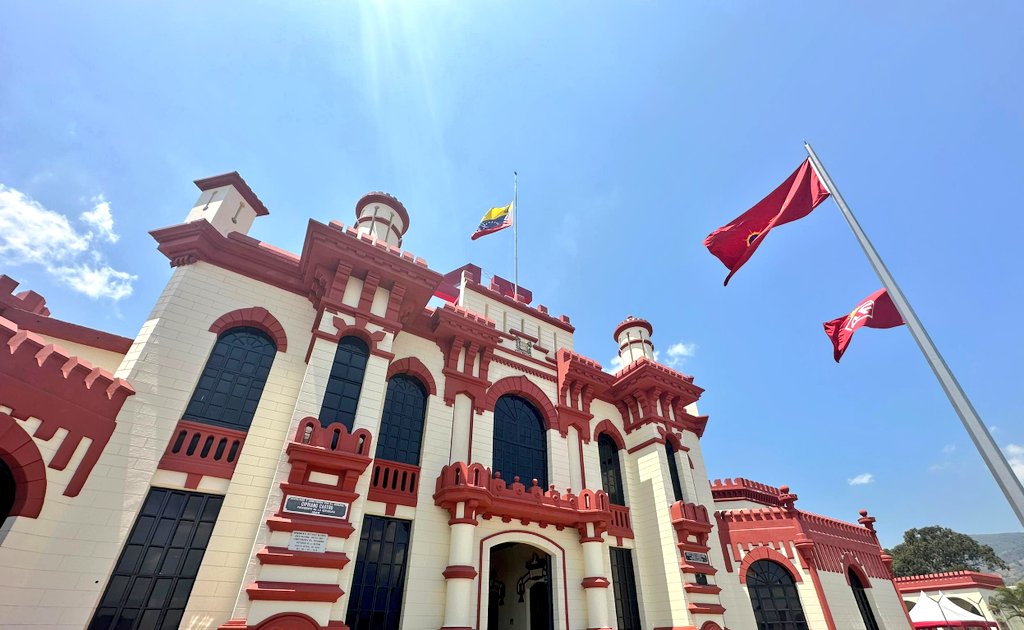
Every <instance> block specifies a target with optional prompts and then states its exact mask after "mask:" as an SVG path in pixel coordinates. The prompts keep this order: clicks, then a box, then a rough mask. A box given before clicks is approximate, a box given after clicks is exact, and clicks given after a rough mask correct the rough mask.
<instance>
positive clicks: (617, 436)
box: [594, 419, 626, 449]
mask: <svg viewBox="0 0 1024 630" xmlns="http://www.w3.org/2000/svg"><path fill="white" fill-rule="evenodd" d="M602 433H604V434H605V435H607V436H608V437H610V438H611V439H612V442H615V446H618V447H619V448H620V449H624V448H626V440H624V439H622V434H621V433H619V430H618V429H616V428H615V425H614V424H612V421H611V420H607V419H605V420H602V421H600V422H598V423H597V426H596V427H594V439H597V436H598V435H601V434H602Z"/></svg>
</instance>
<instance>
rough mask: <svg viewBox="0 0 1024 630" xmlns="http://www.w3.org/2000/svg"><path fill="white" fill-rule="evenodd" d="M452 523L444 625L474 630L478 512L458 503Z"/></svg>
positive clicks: (445, 629)
mask: <svg viewBox="0 0 1024 630" xmlns="http://www.w3.org/2000/svg"><path fill="white" fill-rule="evenodd" d="M448 524H449V526H451V544H450V546H449V548H448V568H446V569H445V570H444V579H445V600H444V625H443V626H441V630H472V628H473V624H474V622H475V621H476V604H475V602H476V597H474V595H473V581H474V580H475V579H476V577H477V571H476V568H475V567H474V566H473V542H474V540H475V539H476V535H475V534H476V524H477V523H476V514H475V513H474V510H473V508H472V507H470V506H468V505H467V504H466V503H465V502H462V503H459V504H457V505H456V507H455V517H453V518H451V519H450V520H449V521H448Z"/></svg>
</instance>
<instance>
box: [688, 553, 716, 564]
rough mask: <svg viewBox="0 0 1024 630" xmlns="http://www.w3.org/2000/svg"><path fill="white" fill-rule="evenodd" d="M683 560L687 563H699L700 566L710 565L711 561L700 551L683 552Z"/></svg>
mask: <svg viewBox="0 0 1024 630" xmlns="http://www.w3.org/2000/svg"><path fill="white" fill-rule="evenodd" d="M683 558H684V559H685V560H686V561H687V562H699V563H701V564H711V560H710V559H709V558H708V554H706V553H703V552H700V551H684V552H683Z"/></svg>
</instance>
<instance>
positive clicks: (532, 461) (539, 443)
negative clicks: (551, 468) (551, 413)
mask: <svg viewBox="0 0 1024 630" xmlns="http://www.w3.org/2000/svg"><path fill="white" fill-rule="evenodd" d="M493 469H494V471H495V472H500V473H501V478H502V479H504V480H505V482H506V483H508V484H510V485H511V484H512V481H513V479H515V477H516V475H518V476H519V481H520V483H522V484H523V485H525V486H526V487H527V488H529V487H530V485H531V484H532V483H533V480H534V479H536V480H537V483H538V484H539V485H540V487H541V488H542V489H547V487H548V449H547V440H546V439H545V431H544V422H543V421H542V420H541V416H540V413H539V412H538V411H537V410H536V409H535V408H534V407H533V405H531V404H530V403H529V402H527V401H526V400H525V399H523V398H520V397H518V396H502V397H501V398H499V399H498V402H497V403H496V404H495V405H494V466H493Z"/></svg>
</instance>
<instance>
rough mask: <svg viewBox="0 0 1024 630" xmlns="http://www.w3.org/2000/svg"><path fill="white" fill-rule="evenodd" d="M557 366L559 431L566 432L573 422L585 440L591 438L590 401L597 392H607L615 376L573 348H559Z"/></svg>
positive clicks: (591, 415)
mask: <svg viewBox="0 0 1024 630" xmlns="http://www.w3.org/2000/svg"><path fill="white" fill-rule="evenodd" d="M555 360H556V363H555V365H556V366H557V368H558V405H557V408H558V417H559V427H558V428H559V432H560V433H561V434H562V435H563V436H565V435H566V433H567V432H568V430H569V427H571V426H575V427H576V428H577V430H578V431H579V433H580V437H582V438H583V440H584V441H585V442H589V441H590V436H591V431H590V421H591V420H592V419H593V417H594V416H593V414H592V413H591V412H590V405H591V403H592V402H593V401H594V398H595V397H597V396H598V395H599V394H604V393H606V392H607V391H608V390H609V389H610V387H611V385H612V383H613V382H614V380H615V377H613V376H612V375H611V374H608V373H607V372H605V371H603V370H602V369H601V364H600V363H598V362H597V361H594V360H593V359H590V358H587V357H585V356H583V355H580V354H576V353H575V352H572V351H569V350H566V349H564V348H562V349H560V350H559V351H558V353H557V354H556V355H555Z"/></svg>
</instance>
